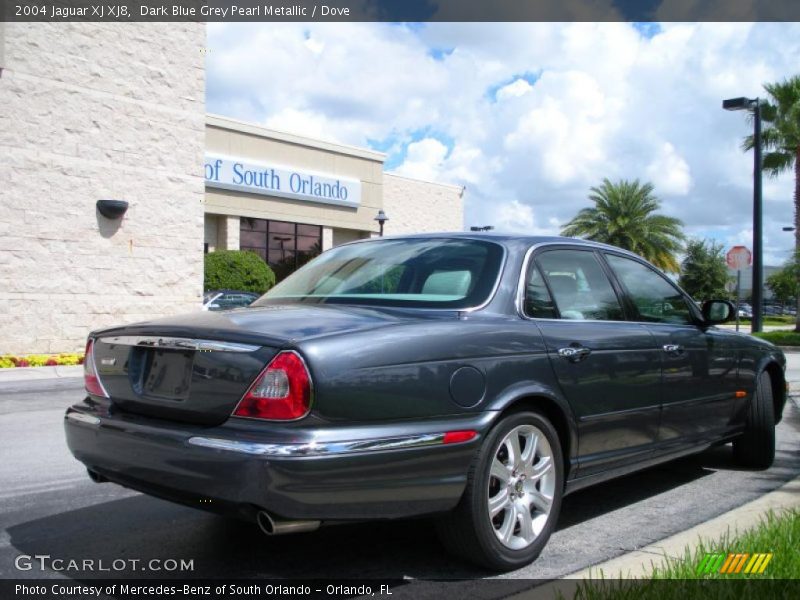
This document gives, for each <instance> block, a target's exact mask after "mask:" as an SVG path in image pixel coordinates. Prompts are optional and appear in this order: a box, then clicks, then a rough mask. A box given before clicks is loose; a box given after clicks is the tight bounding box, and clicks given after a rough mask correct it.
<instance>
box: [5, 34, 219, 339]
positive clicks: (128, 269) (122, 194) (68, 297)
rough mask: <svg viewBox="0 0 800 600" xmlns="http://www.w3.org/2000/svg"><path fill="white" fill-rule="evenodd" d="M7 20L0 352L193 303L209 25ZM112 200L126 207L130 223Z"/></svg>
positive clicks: (197, 289)
mask: <svg viewBox="0 0 800 600" xmlns="http://www.w3.org/2000/svg"><path fill="white" fill-rule="evenodd" d="M2 27H3V28H4V30H3V35H2V36H0V43H3V42H4V52H3V53H0V56H3V64H2V65H0V67H2V68H3V71H2V76H1V77H0V155H2V157H3V158H2V161H0V354H2V353H4V352H12V353H29V352H61V351H71V350H78V349H82V348H83V346H84V344H85V339H86V335H87V333H88V332H89V331H90V330H92V329H95V328H99V327H103V326H107V325H112V324H118V323H126V322H133V321H137V320H142V319H149V318H152V317H157V316H161V315H170V314H174V313H178V312H185V311H189V310H197V309H198V308H199V303H200V298H201V294H202V270H203V193H204V184H203V177H202V175H203V173H202V165H203V152H204V146H205V70H204V58H203V55H202V53H201V48H202V47H203V46H204V45H205V39H206V37H205V26H204V25H203V24H198V23H170V24H166V23H164V24H156V23H146V24H145V23H125V24H105V23H103V24H101V23H52V24H51V23H37V24H32V23H19V24H13V23H7V24H5V25H3V26H2ZM102 198H115V199H122V200H127V201H128V202H129V203H130V208H129V209H128V212H127V214H126V215H125V217H124V218H123V219H122V221H121V222H120V221H109V220H107V219H105V218H104V217H102V216H100V215H99V213H97V212H96V209H95V203H96V201H97V200H98V199H102Z"/></svg>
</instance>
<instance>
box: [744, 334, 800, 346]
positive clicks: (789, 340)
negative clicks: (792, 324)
mask: <svg viewBox="0 0 800 600" xmlns="http://www.w3.org/2000/svg"><path fill="white" fill-rule="evenodd" d="M753 335H755V336H756V337H760V338H761V339H762V340H767V341H768V342H772V343H773V344H775V345H777V346H800V333H797V332H795V331H760V332H758V333H754V334H753Z"/></svg>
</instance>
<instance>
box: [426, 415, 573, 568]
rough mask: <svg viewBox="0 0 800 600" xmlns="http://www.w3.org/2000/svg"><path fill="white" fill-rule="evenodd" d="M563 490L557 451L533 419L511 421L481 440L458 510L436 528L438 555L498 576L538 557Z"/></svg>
mask: <svg viewBox="0 0 800 600" xmlns="http://www.w3.org/2000/svg"><path fill="white" fill-rule="evenodd" d="M563 489H564V462H563V457H562V453H561V445H560V443H559V440H558V434H557V433H556V431H555V429H554V428H553V426H552V425H551V424H550V422H549V421H548V420H547V419H546V418H544V417H543V416H542V415H540V414H538V413H535V412H518V413H512V414H510V415H508V416H507V417H505V418H503V419H502V420H501V421H500V422H499V423H497V425H495V426H494V428H492V429H491V430H490V431H489V433H488V434H487V436H486V439H485V440H484V442H483V445H482V446H481V448H480V450H479V451H478V454H477V456H476V457H475V459H474V460H473V462H472V464H471V465H470V469H469V472H468V475H467V486H466V489H465V490H464V495H463V496H462V498H461V501H460V502H459V504H458V506H457V507H456V508H455V510H453V511H452V512H451V513H450V514H448V515H447V516H445V517H443V518H442V519H441V520H440V521H439V522H438V523H437V530H438V533H439V537H440V538H441V540H442V543H443V544H444V545H445V547H446V548H447V549H448V550H449V551H450V552H452V553H453V554H457V555H459V556H461V557H462V558H465V559H467V560H469V561H470V562H473V563H475V564H477V565H480V566H483V567H487V568H489V569H493V570H498V571H507V570H511V569H518V568H520V567H523V566H525V565H527V564H529V563H530V562H532V561H533V560H535V559H536V557H538V556H539V553H540V552H541V551H542V548H544V546H545V544H546V543H547V540H548V539H549V537H550V534H551V533H552V532H553V529H554V528H555V524H556V521H557V520H558V514H559V510H560V509H561V498H562V496H563Z"/></svg>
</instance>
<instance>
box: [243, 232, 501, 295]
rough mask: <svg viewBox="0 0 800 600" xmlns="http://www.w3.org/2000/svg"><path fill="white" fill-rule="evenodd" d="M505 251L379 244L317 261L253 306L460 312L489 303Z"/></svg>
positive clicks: (480, 244)
mask: <svg viewBox="0 0 800 600" xmlns="http://www.w3.org/2000/svg"><path fill="white" fill-rule="evenodd" d="M502 261H503V248H502V246H500V245H498V244H496V243H493V242H486V241H482V240H472V239H453V238H449V239H442V238H432V239H419V238H416V239H401V240H375V241H369V242H360V243H356V244H349V245H346V246H340V247H338V248H334V249H332V250H329V251H327V252H325V253H323V254H322V255H320V256H319V257H318V258H316V259H314V260H313V261H311V262H310V263H308V264H307V265H305V266H304V267H303V268H301V269H300V270H298V271H296V272H295V273H294V274H292V275H290V276H289V277H287V278H286V279H285V280H283V281H282V282H281V283H279V284H278V285H276V286H275V287H274V288H272V289H271V290H270V291H269V292H267V293H266V294H265V295H264V296H262V297H261V298H260V299H258V300H257V301H256V302H254V303H253V304H252V306H264V305H269V304H278V303H295V302H302V303H338V304H365V305H374V306H398V307H416V308H447V309H452V310H460V309H464V308H470V307H474V306H479V305H481V304H483V303H484V302H485V301H486V300H488V299H489V296H490V295H491V293H492V290H493V289H494V286H495V283H496V281H497V278H498V275H499V272H500V266H501V263H502Z"/></svg>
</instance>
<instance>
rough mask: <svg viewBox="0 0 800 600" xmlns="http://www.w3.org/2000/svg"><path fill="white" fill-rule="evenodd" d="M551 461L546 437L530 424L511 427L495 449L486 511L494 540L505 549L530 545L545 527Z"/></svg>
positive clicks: (550, 490)
mask: <svg viewBox="0 0 800 600" xmlns="http://www.w3.org/2000/svg"><path fill="white" fill-rule="evenodd" d="M553 461H554V456H553V450H552V448H551V447H550V443H549V442H548V441H547V437H546V436H545V434H544V433H543V432H542V431H541V430H540V429H538V428H537V427H535V426H533V425H519V426H517V427H515V428H514V429H512V430H511V431H509V432H508V433H507V434H506V435H505V437H503V439H502V440H501V442H500V444H499V445H498V446H497V449H496V450H495V452H494V456H493V458H492V462H491V466H490V469H489V481H488V486H489V490H488V491H489V493H488V502H487V511H488V516H489V521H490V522H491V525H492V529H493V530H494V533H495V535H496V536H497V539H498V540H499V541H500V543H501V544H503V545H504V546H506V547H507V548H511V549H512V550H522V549H523V548H526V547H528V546H530V545H531V544H532V543H533V542H534V540H536V538H537V537H538V536H539V535H540V534H541V532H542V530H543V529H544V527H545V525H546V524H547V520H548V518H549V517H550V511H551V508H552V504H553V497H554V493H555V485H556V472H555V468H554V465H553Z"/></svg>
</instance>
